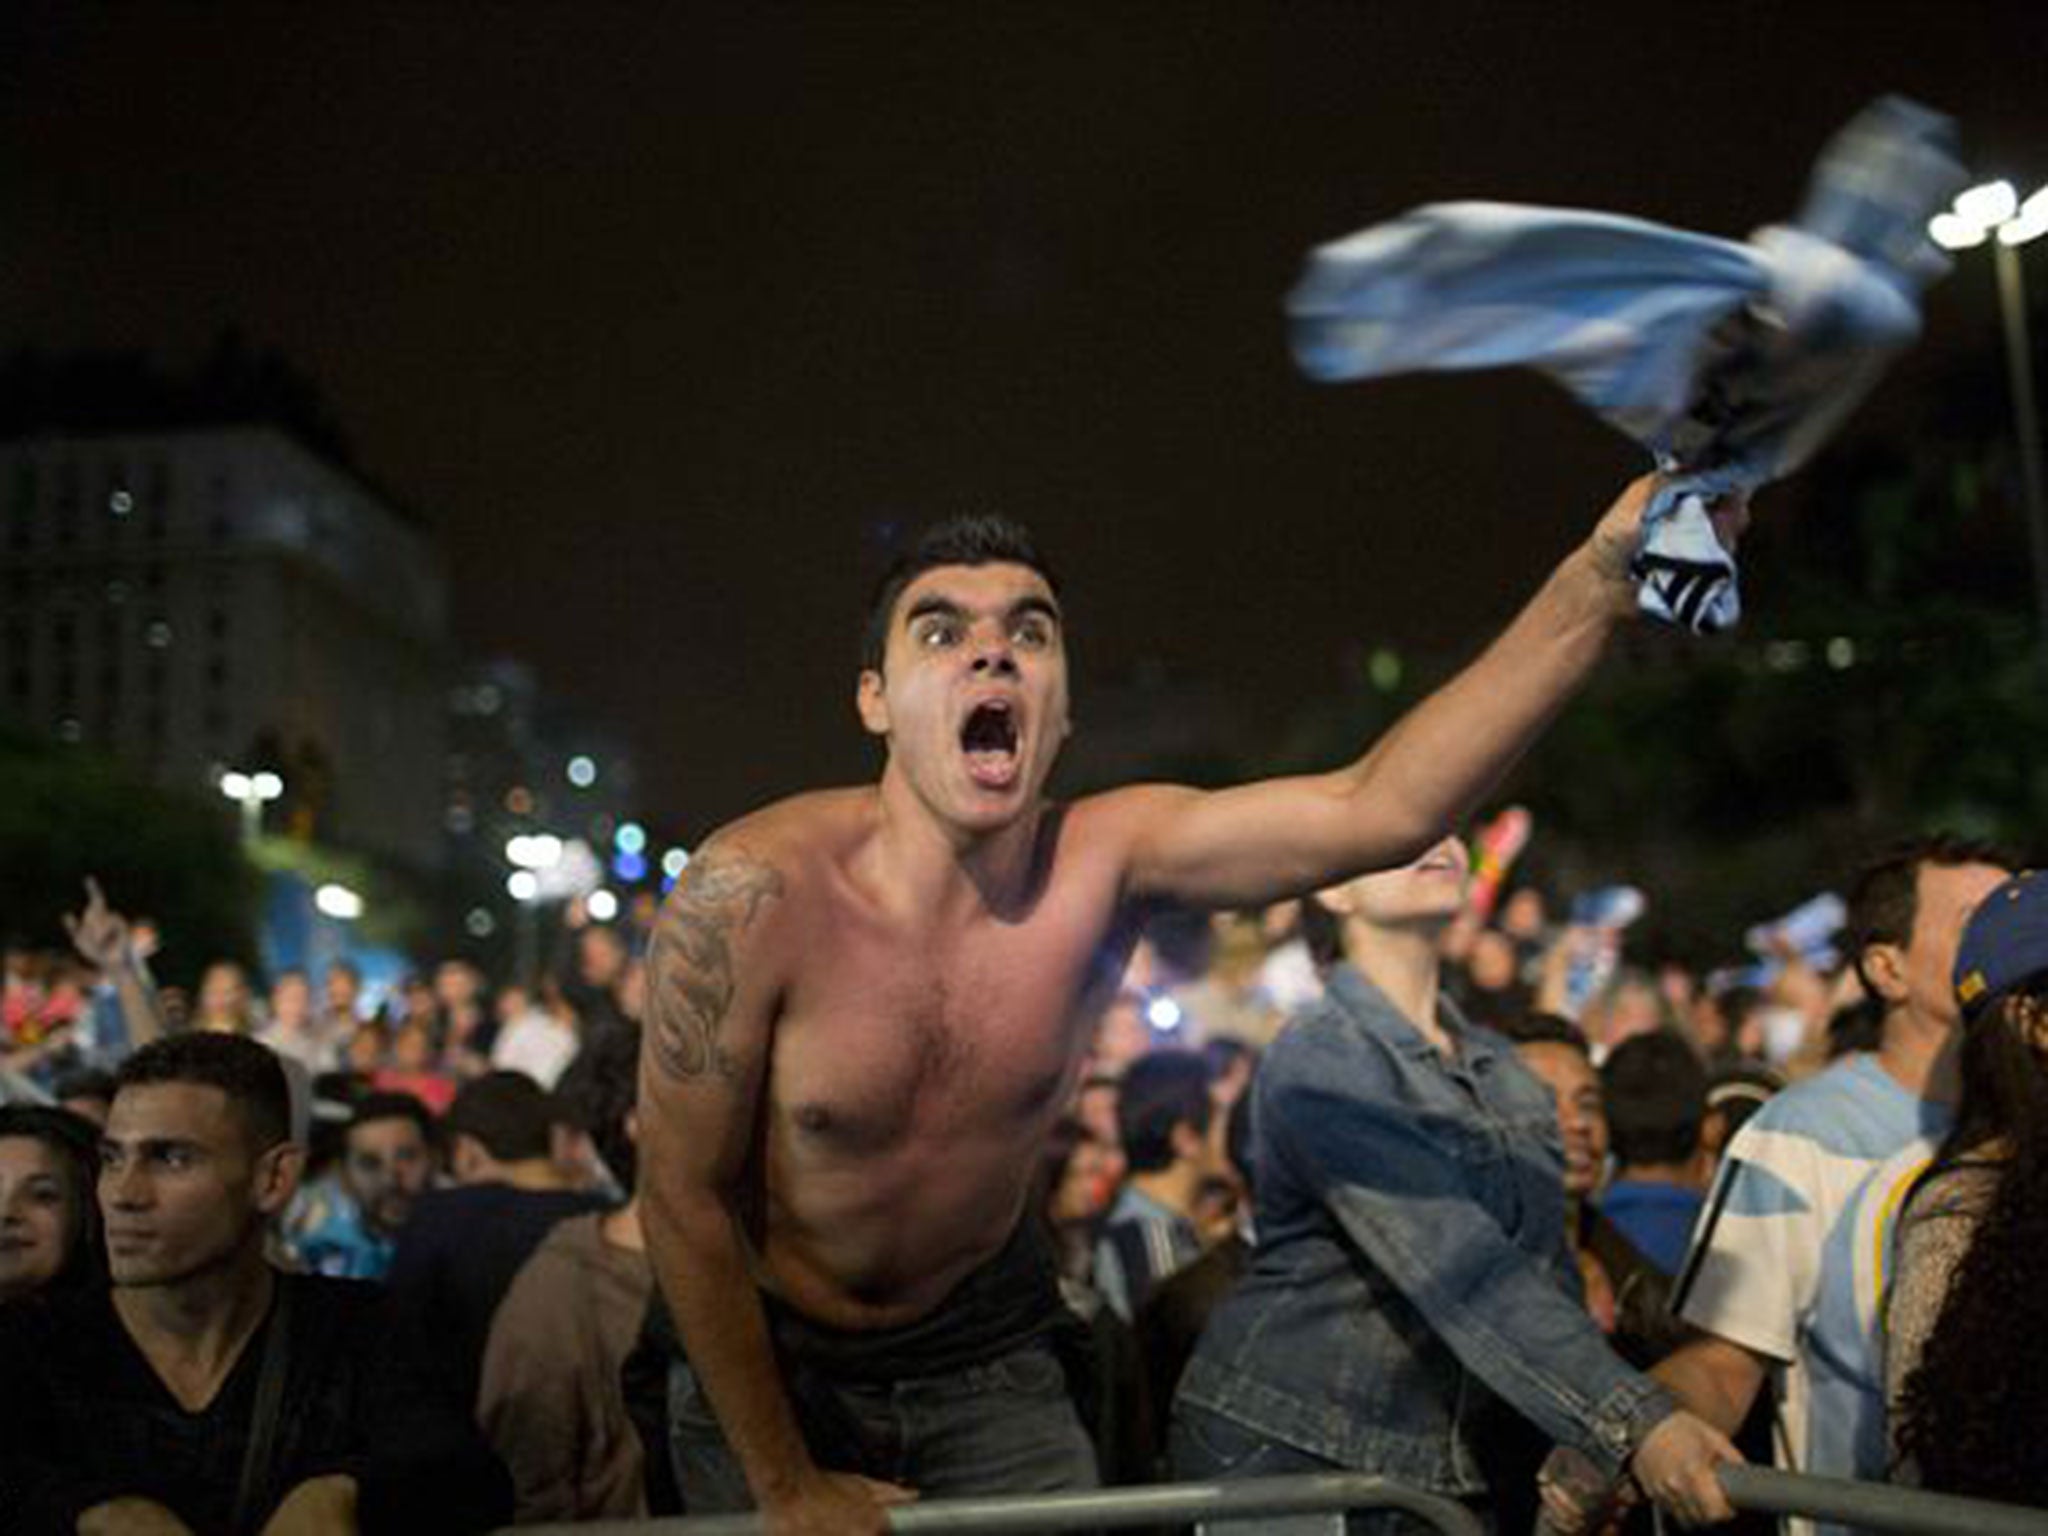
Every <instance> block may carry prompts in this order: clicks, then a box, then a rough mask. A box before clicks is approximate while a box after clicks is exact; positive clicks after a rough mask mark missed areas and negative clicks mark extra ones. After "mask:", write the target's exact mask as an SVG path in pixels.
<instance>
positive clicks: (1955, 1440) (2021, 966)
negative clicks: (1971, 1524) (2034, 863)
mask: <svg viewBox="0 0 2048 1536" xmlns="http://www.w3.org/2000/svg"><path fill="white" fill-rule="evenodd" d="M1956 995H1957V999H1958V1001H1959V1002H1960V1003H1961V1005H1962V1018H1963V1025H1962V1028H1963V1035H1962V1042H1961V1052H1960V1067H1961V1079H1962V1093H1961V1098H1960V1101H1959V1103H1958V1105H1957V1110H1956V1121H1955V1125H1954V1128H1953V1129H1952V1130H1951V1131H1950V1132H1949V1134H1948V1136H1947V1138H1946V1139H1945V1140H1944V1141H1943V1143H1942V1146H1941V1150H1940V1152H1939V1153H1938V1154H1937V1155H1936V1157H1935V1160H1934V1162H1933V1164H1932V1166H1931V1167H1929V1169H1928V1170H1927V1172H1926V1173H1925V1174H1924V1175H1922V1177H1921V1178H1920V1180H1919V1182H1918V1183H1917V1184H1916V1185H1915V1186H1914V1189H1913V1193H1912V1195H1911V1196H1910V1197H1909V1199H1908V1201H1907V1204H1906V1207H1905V1211H1904V1214H1903V1215H1902V1216H1901V1217H1900V1221H1899V1234H1898V1269H1897V1274H1896V1278H1895V1279H1894V1282H1893V1286H1892V1290H1891V1294H1890V1299H1889V1301H1888V1303H1887V1310H1886V1326H1887V1329H1888V1333H1889V1337H1888V1340H1887V1345H1886V1362H1885V1365H1886V1368H1885V1376H1886V1387H1887V1391H1888V1396H1889V1399H1890V1402H1891V1405H1892V1444H1893V1449H1894V1452H1895V1454H1896V1459H1897V1466H1898V1475H1899V1476H1900V1477H1901V1478H1902V1479H1906V1480H1911V1481H1916V1482H1919V1483H1921V1484H1922V1485H1924V1486H1926V1487H1928V1488H1933V1489H1939V1490H1940V1491H1942V1492H1945V1493H1962V1494H1972V1495H1975V1496H1977V1497H1980V1498H1987V1499H1997V1500H2001V1501H2004V1502H2008V1503H2016V1504H2027V1505H2037V1506H2038V1505H2044V1504H2048V1435H2044V1434H2043V1433H2042V1429H2043V1426H2044V1425H2048V877H2044V876H2042V875H2039V874H2035V873H2028V874H2023V875H2019V876H2016V877H2015V878H2014V879H2012V880H2009V881H2007V882H2006V883H2005V884H2004V885H2002V886H2000V887H1999V888H1998V889H1997V890H1995V891H1993V892H1992V893H1991V894H1990V895H1989V896H1987V897H1985V898H1984V901H1983V903H1982V904H1981V905H1980V906H1979V907H1978V909H1977V911H1976V913H1975V915H1974V916H1972V918H1971V919H1970V923H1969V926H1968V928H1967V929H1966V930H1965V931H1964V934H1963V941H1962V944H1961V946H1960V948H1959V949H1958V951H1957V959H1956Z"/></svg>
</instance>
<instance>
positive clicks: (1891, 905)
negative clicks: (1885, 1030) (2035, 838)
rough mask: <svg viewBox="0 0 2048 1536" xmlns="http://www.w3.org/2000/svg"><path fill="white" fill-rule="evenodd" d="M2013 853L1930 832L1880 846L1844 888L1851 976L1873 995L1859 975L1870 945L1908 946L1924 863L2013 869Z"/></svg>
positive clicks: (1977, 841)
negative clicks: (1853, 974)
mask: <svg viewBox="0 0 2048 1536" xmlns="http://www.w3.org/2000/svg"><path fill="white" fill-rule="evenodd" d="M2020 862H2021V861H2020V860H2019V859H2017V858H2015V857H2014V856H2013V854H2012V851H2011V850H2010V849H2007V848H2003V847H2000V846H1999V845H1998V844H1996V843H1993V842H1990V841H1988V840H1986V839H1984V838H1974V837H1958V836H1957V835H1956V834H1955V833H1953V832H1933V833H1929V834H1926V835H1924V836H1920V837H1909V838H1903V839H1901V840H1900V841H1898V842H1896V843H1893V844H1891V845H1890V846H1889V847H1887V848H1885V849H1883V850H1882V851H1881V852H1879V853H1878V854H1877V855H1876V856H1875V857H1873V858H1871V859H1870V860H1869V861H1868V862H1866V863H1865V864H1864V866H1863V867H1862V869H1861V870H1859V871H1858V872H1857V875H1856V880H1855V883H1854V884H1853V885H1852V886H1850V888H1849V903H1848V906H1849V912H1848V918H1847V920H1846V922H1845V924H1844V929H1843V938H1844V940H1845V941H1846V942H1847V944H1848V952H1849V963H1850V964H1851V965H1853V966H1854V967H1855V968H1856V979H1857V980H1858V981H1860V982H1862V983H1863V989H1864V990H1865V991H1866V992H1868V993H1870V994H1871V995H1872V996H1873V997H1874V996H1876V995H1877V988H1875V987H1874V986H1872V985H1871V984H1870V978H1869V976H1867V975H1866V974H1864V970H1863V954H1864V951H1865V950H1867V949H1869V948H1870V947H1871V946H1872V945H1874V944H1900V945H1904V944H1909V943H1911V942H1912V939H1913V923H1914V920H1915V919H1916V918H1917V917H1918V916H1919V915H1920V871H1921V870H1922V869H1923V868H1924V867H1926V866H1929V865H1932V866H1934V867H1936V868H1941V869H1953V868H1955V867H1956V866H1958V865H1962V864H1990V865H1994V866H1996V867H1997V868H1999V869H2018V868H2019V867H2020Z"/></svg>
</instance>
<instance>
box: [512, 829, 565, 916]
mask: <svg viewBox="0 0 2048 1536" xmlns="http://www.w3.org/2000/svg"><path fill="white" fill-rule="evenodd" d="M505 859H506V861H507V862H508V863H512V864H516V865H518V866H519V868H521V869H522V870H531V869H553V868H554V867H555V866H556V865H557V864H559V863H561V861H562V840H561V839H560V838H559V837H557V836H555V834H554V833H552V832H532V833H522V834H521V835H520V836H518V837H514V838H510V839H508V840H507V841H506V843H505ZM520 900H522V901H524V900H526V898H525V897H523V896H522V897H521V898H520Z"/></svg>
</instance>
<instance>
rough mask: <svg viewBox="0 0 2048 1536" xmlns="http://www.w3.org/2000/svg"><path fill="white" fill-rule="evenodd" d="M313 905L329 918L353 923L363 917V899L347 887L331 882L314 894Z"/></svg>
mask: <svg viewBox="0 0 2048 1536" xmlns="http://www.w3.org/2000/svg"><path fill="white" fill-rule="evenodd" d="M313 905H314V906H315V907H316V908H318V909H319V910H320V911H321V912H323V913H325V914H326V915H327V916H328V917H334V918H339V919H340V920H341V921H342V922H344V923H352V922H354V921H355V920H356V919H357V918H359V917H361V916H362V915H363V898H362V897H360V896H358V895H357V894H356V893H355V892H354V891H352V890H350V889H349V888H348V887H347V886H345V885H335V884H333V883H332V882H329V883H328V884H326V885H323V886H321V887H320V888H319V889H318V890H316V891H315V892H314V893H313Z"/></svg>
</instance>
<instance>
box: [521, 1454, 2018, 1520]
mask: <svg viewBox="0 0 2048 1536" xmlns="http://www.w3.org/2000/svg"><path fill="white" fill-rule="evenodd" d="M1721 1485H1722V1486H1723V1487H1724V1488H1726V1489H1727V1491H1728V1498H1729V1501H1730V1502H1731V1503H1733V1504H1734V1505H1735V1507H1736V1508H1738V1509H1743V1510H1750V1511H1754V1512H1756V1513H1759V1514H1772V1515H1801V1516H1805V1517H1807V1518H1809V1519H1816V1520H1825V1521H1827V1522H1829V1523H1831V1524H1836V1525H1848V1526H1854V1527H1857V1528H1858V1529H1859V1530H1863V1531H1873V1532H1885V1533H1888V1536H2048V1510H2040V1509H2023V1508H2020V1507H2019V1506H2017V1505H2012V1504H1993V1503H1990V1502H1987V1501H1986V1500H1983V1499H1965V1498H1958V1497H1957V1496H1955V1495H1954V1494H1947V1493H1928V1492H1926V1491H1924V1490H1922V1489H1918V1488H1906V1487H1901V1486H1899V1485H1898V1484H1895V1483H1861V1482H1850V1481H1848V1480H1847V1479H1844V1478H1836V1477H1807V1476H1804V1475H1801V1474H1798V1473H1792V1472H1779V1471H1774V1470H1773V1469H1771V1468H1769V1467H1749V1466H1743V1467H1725V1468H1723V1469H1722V1472H1721ZM1366 1509H1395V1510H1402V1511H1404V1512H1406V1513H1407V1514H1410V1515H1413V1516H1415V1517H1416V1518H1417V1519H1419V1520H1422V1521H1424V1522H1425V1523H1427V1524H1429V1525H1431V1526H1433V1527H1435V1528H1436V1529H1437V1530H1438V1531H1441V1532H1443V1533H1444V1536H1483V1529H1484V1528H1483V1527H1482V1526H1481V1524H1480V1522H1479V1520H1478V1518H1477V1517H1476V1516H1475V1515H1474V1514H1473V1513H1472V1511H1471V1510H1469V1509H1467V1508H1466V1507H1465V1506H1464V1505H1462V1504H1459V1503H1456V1502H1454V1501H1453V1500H1450V1499H1444V1498H1439V1497H1437V1496H1436V1495H1434V1494H1428V1493H1423V1492H1421V1491H1420V1490H1418V1489H1415V1488H1410V1487H1407V1486H1406V1485H1404V1484H1401V1483H1395V1482H1390V1481H1388V1480H1387V1479H1386V1478H1383V1477H1369V1476H1367V1475H1366V1474H1364V1473H1362V1472H1329V1473H1308V1474H1304V1475H1298V1476H1292V1477H1248V1478H1244V1479H1241V1480H1237V1481H1232V1482H1221V1483H1159V1484H1154V1485H1152V1486H1149V1487H1142V1488H1102V1489H1096V1490H1092V1491H1090V1492H1086V1493H1052V1494H1037V1495H1030V1496H1021V1497H1016V1498H1000V1499H934V1500H931V1501H930V1502H928V1503H926V1502H920V1503H916V1504H904V1505H900V1506H898V1507H897V1508H895V1509H893V1510H891V1511H890V1512H889V1529H890V1530H891V1531H892V1532H900V1533H902V1536H994V1533H1001V1532H1013V1533H1029V1536H1043V1533H1047V1532H1055V1531H1076V1530H1089V1531H1108V1530H1128V1529H1130V1528H1132V1527H1134V1526H1158V1525H1174V1524H1196V1523H1200V1524H1201V1525H1202V1526H1203V1527H1204V1528H1205V1529H1206V1528H1217V1531H1218V1536H1222V1533H1223V1532H1225V1531H1229V1530H1232V1529H1235V1530H1237V1531H1241V1532H1256V1531H1257V1530H1258V1529H1259V1527H1258V1525H1257V1524H1256V1523H1255V1522H1257V1521H1259V1520H1261V1519H1268V1518H1271V1517H1274V1516H1278V1515H1293V1516H1313V1515H1325V1516H1327V1517H1328V1524H1327V1527H1326V1529H1327V1530H1328V1532H1329V1533H1330V1536H1343V1530H1344V1512H1345V1511H1347V1510H1366ZM760 1530H761V1523H760V1518H759V1517H758V1516H756V1515H751V1514H745V1515H696V1516H681V1517H677V1518H673V1519H664V1520H601V1521H593V1522H590V1523H588V1524H583V1525H524V1526H520V1527H518V1529H517V1532H516V1533H515V1532H512V1531H506V1532H500V1533H499V1536H759V1533H760Z"/></svg>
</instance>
